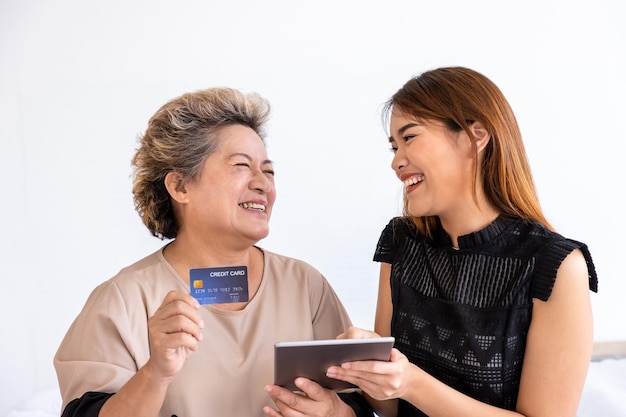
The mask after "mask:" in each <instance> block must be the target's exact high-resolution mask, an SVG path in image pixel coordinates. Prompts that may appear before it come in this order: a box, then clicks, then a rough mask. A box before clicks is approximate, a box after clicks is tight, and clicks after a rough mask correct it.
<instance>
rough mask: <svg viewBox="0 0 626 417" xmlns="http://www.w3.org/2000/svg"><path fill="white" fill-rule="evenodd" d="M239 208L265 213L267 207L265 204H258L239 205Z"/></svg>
mask: <svg viewBox="0 0 626 417" xmlns="http://www.w3.org/2000/svg"><path fill="white" fill-rule="evenodd" d="M239 207H242V208H245V209H253V210H261V211H265V206H264V205H263V204H258V203H241V204H239Z"/></svg>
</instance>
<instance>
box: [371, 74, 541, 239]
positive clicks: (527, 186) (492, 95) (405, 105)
mask: <svg viewBox="0 0 626 417" xmlns="http://www.w3.org/2000/svg"><path fill="white" fill-rule="evenodd" d="M392 110H397V111H400V112H402V113H404V114H406V115H408V116H412V117H415V118H416V119H418V120H435V121H439V122H441V123H443V124H444V125H445V126H446V127H447V128H448V129H449V130H451V131H454V132H460V131H461V130H463V131H465V133H467V135H468V136H469V137H470V139H471V141H472V146H473V148H474V151H475V152H474V173H475V175H474V179H473V188H474V191H476V178H477V177H478V175H477V174H478V172H479V171H478V170H480V173H481V174H482V175H481V177H482V181H483V183H482V186H483V189H484V191H485V195H486V197H487V199H488V200H489V202H490V203H491V204H493V205H494V206H495V207H496V208H497V209H498V210H499V211H500V212H501V213H502V214H503V215H506V216H510V217H516V218H521V219H528V220H534V221H537V222H539V223H541V224H543V225H545V226H546V227H547V228H549V229H551V230H552V227H551V225H550V224H549V223H548V221H547V220H546V218H545V217H544V215H543V213H542V210H541V206H540V204H539V199H538V197H537V192H536V189H535V184H534V181H533V178H532V175H531V170H530V165H529V163H528V158H527V156H526V150H525V148H524V143H523V142H522V135H521V132H520V129H519V126H518V124H517V120H516V119H515V115H514V114H513V110H512V109H511V106H510V105H509V103H508V101H507V100H506V98H505V97H504V95H503V94H502V92H501V91H500V89H499V88H498V87H497V86H496V85H495V84H494V83H493V82H492V81H491V80H489V79H488V78H487V77H485V76H484V75H482V74H480V73H478V72H476V71H474V70H471V69H468V68H464V67H444V68H437V69H434V70H430V71H427V72H424V73H422V74H421V75H419V76H417V77H415V78H412V79H410V80H409V81H407V82H406V83H405V84H404V86H402V88H400V89H399V90H398V91H397V92H396V93H395V94H394V95H393V96H392V97H391V98H390V99H389V101H387V102H386V103H385V105H384V107H383V122H384V124H385V125H386V126H389V120H390V117H391V112H392ZM476 121H479V122H481V123H482V124H483V125H484V126H485V129H486V130H487V131H488V132H489V134H490V136H491V140H490V141H489V143H488V145H487V147H486V149H485V153H484V157H483V160H482V163H481V165H480V167H479V166H478V162H477V161H478V152H477V148H476V138H475V137H474V135H473V134H472V132H471V130H470V129H469V125H471V123H473V122H476ZM407 205H408V200H407V197H406V195H405V197H404V215H405V216H406V217H407V218H410V219H411V220H412V221H413V222H414V223H415V224H416V226H417V227H418V229H419V230H420V232H422V233H424V234H426V235H428V236H431V235H432V230H434V227H435V226H436V223H437V218H436V217H433V216H429V217H415V216H412V215H411V214H410V213H409V212H408V207H407Z"/></svg>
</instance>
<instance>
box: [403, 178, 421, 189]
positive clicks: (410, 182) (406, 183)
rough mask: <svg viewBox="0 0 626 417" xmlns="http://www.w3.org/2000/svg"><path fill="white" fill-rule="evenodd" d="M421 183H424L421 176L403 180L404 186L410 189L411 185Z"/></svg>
mask: <svg viewBox="0 0 626 417" xmlns="http://www.w3.org/2000/svg"><path fill="white" fill-rule="evenodd" d="M422 181H424V176H423V175H415V176H413V177H411V178H407V179H406V180H404V186H405V187H410V186H411V185H414V184H417V183H418V182H422Z"/></svg>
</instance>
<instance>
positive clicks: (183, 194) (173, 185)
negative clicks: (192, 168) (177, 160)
mask: <svg viewBox="0 0 626 417" xmlns="http://www.w3.org/2000/svg"><path fill="white" fill-rule="evenodd" d="M164 182H165V189H166V190H167V192H168V193H169V195H170V197H172V199H173V200H174V201H177V202H179V203H184V202H185V201H187V189H186V188H185V182H184V181H183V178H182V176H181V175H180V174H179V173H178V172H174V171H170V172H168V173H167V174H166V175H165V180H164Z"/></svg>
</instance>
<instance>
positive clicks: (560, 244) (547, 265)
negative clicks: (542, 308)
mask: <svg viewBox="0 0 626 417" xmlns="http://www.w3.org/2000/svg"><path fill="white" fill-rule="evenodd" d="M575 249H580V251H581V252H582V253H583V256H584V257H585V261H586V262H587V270H588V272H589V289H590V290H591V291H594V292H597V291H598V275H597V274H596V268H595V266H594V264H593V260H592V259H591V253H590V252H589V249H588V248H587V245H585V244H584V243H581V242H578V241H576V240H572V239H558V240H556V241H555V242H554V243H553V244H552V245H550V246H549V247H547V248H546V251H545V253H544V255H543V260H542V262H541V263H540V264H539V265H538V270H537V275H536V277H535V281H534V283H533V297H534V298H538V299H540V300H542V301H547V300H548V298H550V294H552V288H553V287H554V281H555V280H556V272H557V270H558V269H559V267H560V266H561V263H562V262H563V260H564V259H565V258H566V257H567V255H569V254H570V253H571V252H572V251H573V250H575Z"/></svg>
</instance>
